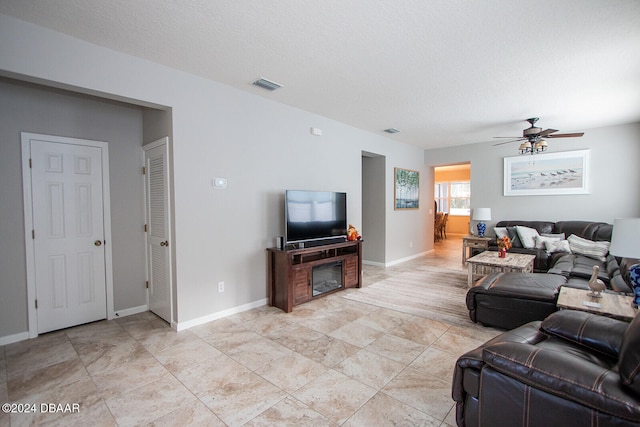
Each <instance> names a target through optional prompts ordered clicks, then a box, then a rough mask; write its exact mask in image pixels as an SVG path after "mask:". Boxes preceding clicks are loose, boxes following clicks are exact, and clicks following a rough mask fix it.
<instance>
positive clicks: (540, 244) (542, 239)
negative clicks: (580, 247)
mask: <svg viewBox="0 0 640 427" xmlns="http://www.w3.org/2000/svg"><path fill="white" fill-rule="evenodd" d="M534 239H535V242H536V249H545V247H546V246H545V243H546V242H552V241H554V240H555V241H557V240H562V239H561V238H560V237H549V236H535V238H534Z"/></svg>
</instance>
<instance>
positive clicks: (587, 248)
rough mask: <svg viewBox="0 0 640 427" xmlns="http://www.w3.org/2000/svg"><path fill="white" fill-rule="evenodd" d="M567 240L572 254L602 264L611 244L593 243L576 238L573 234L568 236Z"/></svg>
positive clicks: (604, 242)
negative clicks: (592, 259)
mask: <svg viewBox="0 0 640 427" xmlns="http://www.w3.org/2000/svg"><path fill="white" fill-rule="evenodd" d="M567 240H568V241H569V246H570V247H571V252H573V253H574V254H579V255H584V256H586V257H589V258H594V259H597V260H600V261H603V262H604V261H606V260H607V253H609V246H610V245H611V242H606V241H603V242H594V241H593V240H589V239H584V238H582V237H578V236H576V235H575V234H572V235H571V236H569V238H568V239H567Z"/></svg>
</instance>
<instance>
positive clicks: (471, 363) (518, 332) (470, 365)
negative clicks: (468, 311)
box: [451, 322, 545, 402]
mask: <svg viewBox="0 0 640 427" xmlns="http://www.w3.org/2000/svg"><path fill="white" fill-rule="evenodd" d="M543 339H545V335H544V334H543V333H541V332H540V322H531V323H527V324H526V325H522V326H520V327H519V328H516V329H513V330H511V331H508V332H504V333H502V334H500V335H498V336H496V337H495V338H493V339H491V340H489V341H487V342H486V343H484V344H483V345H481V346H480V347H478V348H475V349H473V350H471V351H468V352H467V353H465V354H463V355H462V356H460V357H459V358H458V361H457V362H456V366H455V370H454V374H453V386H452V388H451V390H452V397H453V400H455V401H456V402H462V401H463V400H464V396H465V394H467V393H468V394H471V395H473V396H474V397H478V384H476V383H473V382H472V381H470V376H469V375H465V373H466V372H467V371H468V370H475V371H476V372H477V373H478V374H479V372H480V370H481V369H482V367H483V366H484V361H483V360H482V350H483V349H484V348H485V347H486V346H489V345H493V344H496V343H501V342H517V343H530V344H536V343H538V342H540V341H541V340H543ZM465 378H466V380H465Z"/></svg>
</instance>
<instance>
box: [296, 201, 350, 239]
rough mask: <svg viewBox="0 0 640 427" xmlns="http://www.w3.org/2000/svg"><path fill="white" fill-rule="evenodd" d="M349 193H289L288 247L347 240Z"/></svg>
mask: <svg viewBox="0 0 640 427" xmlns="http://www.w3.org/2000/svg"><path fill="white" fill-rule="evenodd" d="M346 237H347V193H338V192H332V191H302V190H287V191H286V194H285V239H286V242H287V244H291V243H301V242H313V243H316V244H322V243H323V241H328V240H331V241H333V240H336V241H337V240H346Z"/></svg>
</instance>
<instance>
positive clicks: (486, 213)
mask: <svg viewBox="0 0 640 427" xmlns="http://www.w3.org/2000/svg"><path fill="white" fill-rule="evenodd" d="M472 219H473V220H474V221H490V220H491V208H475V209H474V210H473V218H472Z"/></svg>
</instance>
